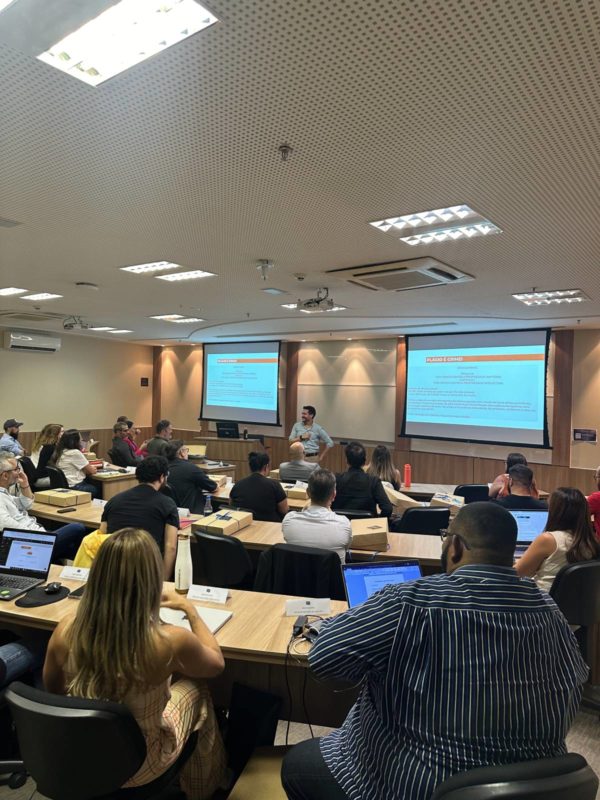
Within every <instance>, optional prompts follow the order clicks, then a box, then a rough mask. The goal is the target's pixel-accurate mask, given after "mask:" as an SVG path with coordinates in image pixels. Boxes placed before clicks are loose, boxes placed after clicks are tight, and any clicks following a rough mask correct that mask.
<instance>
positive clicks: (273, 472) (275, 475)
mask: <svg viewBox="0 0 600 800" xmlns="http://www.w3.org/2000/svg"><path fill="white" fill-rule="evenodd" d="M269 478H275V480H276V481H278V480H279V470H278V469H272V470H271V472H269Z"/></svg>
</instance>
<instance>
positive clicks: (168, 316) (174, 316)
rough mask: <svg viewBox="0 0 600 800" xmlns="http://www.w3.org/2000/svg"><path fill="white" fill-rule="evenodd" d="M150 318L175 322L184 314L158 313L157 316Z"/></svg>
mask: <svg viewBox="0 0 600 800" xmlns="http://www.w3.org/2000/svg"><path fill="white" fill-rule="evenodd" d="M150 319H160V320H163V322H175V320H177V319H183V314H157V316H155V317H150Z"/></svg>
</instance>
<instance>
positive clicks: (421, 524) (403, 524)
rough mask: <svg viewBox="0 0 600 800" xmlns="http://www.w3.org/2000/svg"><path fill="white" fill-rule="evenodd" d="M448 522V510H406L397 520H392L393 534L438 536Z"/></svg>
mask: <svg viewBox="0 0 600 800" xmlns="http://www.w3.org/2000/svg"><path fill="white" fill-rule="evenodd" d="M449 522H450V510H449V509H448V508H407V509H406V511H405V512H404V514H403V515H402V517H401V518H400V519H399V520H393V521H392V525H391V530H392V531H393V532H394V533H427V534H429V535H431V536H439V535H440V530H441V529H442V528H447V527H448V524H449Z"/></svg>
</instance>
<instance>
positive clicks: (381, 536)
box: [350, 517, 389, 551]
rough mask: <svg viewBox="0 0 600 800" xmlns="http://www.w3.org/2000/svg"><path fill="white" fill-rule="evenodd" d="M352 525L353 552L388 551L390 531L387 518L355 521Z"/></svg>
mask: <svg viewBox="0 0 600 800" xmlns="http://www.w3.org/2000/svg"><path fill="white" fill-rule="evenodd" d="M350 524H351V525H352V544H351V545H350V547H351V548H352V550H380V551H382V550H387V548H388V531H389V526H388V520H387V518H385V517H380V518H377V519H353V520H352V522H351V523H350Z"/></svg>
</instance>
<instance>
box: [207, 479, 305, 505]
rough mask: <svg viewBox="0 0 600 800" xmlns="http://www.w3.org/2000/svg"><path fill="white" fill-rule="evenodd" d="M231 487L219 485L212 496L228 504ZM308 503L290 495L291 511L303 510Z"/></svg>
mask: <svg viewBox="0 0 600 800" xmlns="http://www.w3.org/2000/svg"><path fill="white" fill-rule="evenodd" d="M231 489H232V487H231V486H227V485H225V486H219V488H218V489H217V491H216V492H212V495H211V497H212V498H213V500H214V501H215V503H217V505H221V506H225V505H228V503H229V494H230V492H231ZM307 503H308V500H297V499H295V498H293V497H288V506H289V509H290V511H301V510H302V509H303V508H304V506H305V505H306V504H307Z"/></svg>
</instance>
